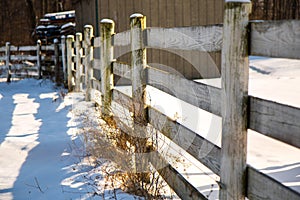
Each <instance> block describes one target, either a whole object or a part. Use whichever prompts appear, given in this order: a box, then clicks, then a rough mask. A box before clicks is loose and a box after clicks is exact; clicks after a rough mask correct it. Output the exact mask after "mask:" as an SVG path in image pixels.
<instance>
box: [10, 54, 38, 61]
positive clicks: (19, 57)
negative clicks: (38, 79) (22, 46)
mask: <svg viewBox="0 0 300 200" xmlns="http://www.w3.org/2000/svg"><path fill="white" fill-rule="evenodd" d="M10 60H11V61H17V60H20V61H21V60H28V61H36V60H37V56H36V55H35V56H31V55H11V56H10Z"/></svg>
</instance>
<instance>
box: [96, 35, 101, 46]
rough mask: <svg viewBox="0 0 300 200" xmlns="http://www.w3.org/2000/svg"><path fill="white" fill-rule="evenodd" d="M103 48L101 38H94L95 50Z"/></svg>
mask: <svg viewBox="0 0 300 200" xmlns="http://www.w3.org/2000/svg"><path fill="white" fill-rule="evenodd" d="M97 47H101V37H94V48H97Z"/></svg>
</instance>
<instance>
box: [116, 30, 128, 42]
mask: <svg viewBox="0 0 300 200" xmlns="http://www.w3.org/2000/svg"><path fill="white" fill-rule="evenodd" d="M112 45H113V46H129V45H130V30H128V31H124V32H121V33H117V34H115V35H113V37H112Z"/></svg>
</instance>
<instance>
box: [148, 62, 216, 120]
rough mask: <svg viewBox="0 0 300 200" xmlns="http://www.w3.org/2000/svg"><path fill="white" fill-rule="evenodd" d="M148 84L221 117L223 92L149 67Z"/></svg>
mask: <svg viewBox="0 0 300 200" xmlns="http://www.w3.org/2000/svg"><path fill="white" fill-rule="evenodd" d="M147 70H148V81H147V84H149V85H151V86H153V87H155V88H158V89H160V90H162V91H164V92H166V93H168V94H170V95H172V96H175V97H176V98H178V99H181V100H183V101H185V102H187V103H189V104H192V105H194V106H196V107H198V108H201V109H203V110H206V111H208V112H211V113H213V114H215V115H218V116H221V102H220V101H221V90H220V89H219V88H215V87H212V86H208V85H205V84H202V83H196V82H194V81H190V80H187V79H185V78H181V77H179V76H176V75H173V74H170V73H167V72H163V71H159V70H156V69H154V68H151V67H149V68H148V69H147Z"/></svg>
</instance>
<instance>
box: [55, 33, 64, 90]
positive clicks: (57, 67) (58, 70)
mask: <svg viewBox="0 0 300 200" xmlns="http://www.w3.org/2000/svg"><path fill="white" fill-rule="evenodd" d="M54 56H55V57H54V65H55V82H56V85H58V86H60V85H61V84H62V70H61V65H60V62H59V45H58V39H55V40H54Z"/></svg>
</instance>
